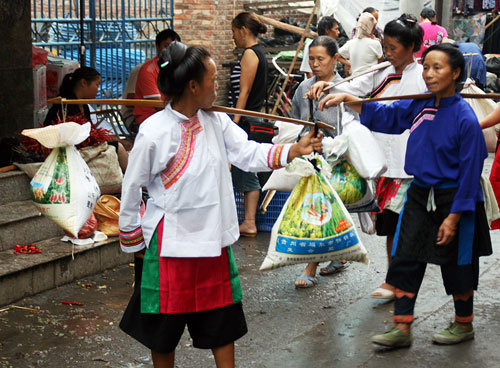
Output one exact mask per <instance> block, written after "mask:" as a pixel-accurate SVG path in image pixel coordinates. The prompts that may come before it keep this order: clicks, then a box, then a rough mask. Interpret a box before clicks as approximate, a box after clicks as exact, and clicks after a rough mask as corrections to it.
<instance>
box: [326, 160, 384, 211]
mask: <svg viewBox="0 0 500 368" xmlns="http://www.w3.org/2000/svg"><path fill="white" fill-rule="evenodd" d="M330 184H331V185H332V187H333V189H335V191H336V192H337V193H338V195H339V197H340V199H341V200H342V203H344V205H345V207H346V208H347V210H348V211H349V212H374V211H377V212H378V211H380V208H379V206H378V205H377V203H376V202H375V188H374V185H373V182H372V181H371V180H366V179H364V178H362V177H361V175H359V173H358V172H357V171H356V169H355V168H354V166H352V165H351V164H350V163H349V162H348V161H347V160H345V159H343V160H340V162H339V163H338V164H337V165H335V166H334V167H333V168H332V174H331V176H330Z"/></svg>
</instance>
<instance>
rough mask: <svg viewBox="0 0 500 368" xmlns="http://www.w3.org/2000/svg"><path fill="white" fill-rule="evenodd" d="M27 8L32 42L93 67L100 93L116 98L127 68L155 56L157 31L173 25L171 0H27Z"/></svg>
mask: <svg viewBox="0 0 500 368" xmlns="http://www.w3.org/2000/svg"><path fill="white" fill-rule="evenodd" d="M31 6H32V8H31V32H32V42H33V44H34V45H35V46H39V47H43V48H45V49H47V50H49V51H51V52H53V53H55V54H57V55H58V56H60V57H62V58H65V59H71V60H78V61H79V62H80V64H81V65H87V66H91V67H93V68H95V69H97V71H99V73H100V74H101V76H102V84H101V90H100V93H99V97H114V98H117V97H120V96H121V95H122V91H123V88H124V86H125V84H126V82H127V78H128V75H129V73H130V71H131V70H132V68H133V67H134V66H135V65H137V64H140V63H142V62H144V61H145V60H146V59H148V58H151V57H153V56H154V55H155V54H156V49H155V46H154V40H155V37H156V34H157V33H158V32H159V31H161V30H163V29H166V28H170V29H172V28H173V14H174V12H173V0H32V5H31ZM82 35H83V38H82V37H81V36H82ZM82 40H83V42H82ZM82 45H83V46H84V47H83V48H82V47H81V46H82Z"/></svg>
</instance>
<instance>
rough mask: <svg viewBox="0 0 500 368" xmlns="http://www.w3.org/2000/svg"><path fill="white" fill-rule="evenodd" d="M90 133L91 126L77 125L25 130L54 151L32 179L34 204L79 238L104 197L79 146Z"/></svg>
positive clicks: (27, 134)
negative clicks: (101, 197) (79, 234)
mask: <svg viewBox="0 0 500 368" xmlns="http://www.w3.org/2000/svg"><path fill="white" fill-rule="evenodd" d="M89 133H90V123H86V124H84V125H80V124H77V123H73V122H69V123H62V124H57V125H51V126H48V127H45V128H39V129H25V130H23V131H22V134H23V135H26V136H28V137H31V138H34V139H36V140H37V141H38V142H40V143H41V144H42V145H43V146H45V147H47V148H53V150H52V152H51V153H50V155H49V156H48V157H47V158H46V159H45V161H44V163H43V164H42V166H41V167H40V169H39V170H38V171H37V173H36V174H35V176H34V177H33V179H32V180H31V183H30V185H31V195H32V200H33V203H34V204H35V206H37V207H38V208H39V209H40V211H41V212H42V214H43V215H45V216H47V217H48V218H50V219H51V220H52V221H54V222H55V223H57V224H58V225H59V226H61V227H62V228H63V229H64V230H65V231H66V232H68V233H70V234H71V235H73V236H74V237H75V238H76V237H77V234H78V232H79V231H80V229H81V228H82V227H83V225H85V223H86V222H87V220H88V218H89V217H90V214H91V213H92V210H93V209H94V206H95V204H96V202H97V199H98V198H99V196H100V190H99V186H98V185H97V182H96V180H95V178H94V177H93V176H92V173H91V172H90V169H89V168H88V166H87V164H86V163H85V161H84V160H83V159H82V157H81V156H80V153H79V152H78V150H77V149H76V147H75V145H76V144H79V143H81V142H83V141H84V140H85V139H87V137H88V136H89Z"/></svg>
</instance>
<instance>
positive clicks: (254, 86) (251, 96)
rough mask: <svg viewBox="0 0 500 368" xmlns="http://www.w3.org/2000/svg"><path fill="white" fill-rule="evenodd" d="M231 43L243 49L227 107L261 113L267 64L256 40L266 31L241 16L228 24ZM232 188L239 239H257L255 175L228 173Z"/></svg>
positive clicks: (256, 20) (253, 19)
mask: <svg viewBox="0 0 500 368" xmlns="http://www.w3.org/2000/svg"><path fill="white" fill-rule="evenodd" d="M232 31H233V40H234V43H235V44H236V47H239V48H243V49H244V50H243V55H242V56H241V59H240V60H239V61H238V64H236V65H235V67H234V68H233V70H232V71H231V76H230V79H231V89H230V93H229V104H230V105H231V106H232V107H235V108H237V109H246V110H252V111H261V109H262V107H264V103H265V101H266V94H267V87H266V85H267V61H266V55H265V51H264V48H263V47H262V45H260V44H259V42H258V39H257V36H258V35H259V34H260V33H266V32H267V27H266V26H265V25H264V24H263V23H262V22H261V21H260V19H259V18H258V17H257V16H256V15H255V14H253V13H249V12H243V13H240V14H238V15H237V16H236V17H235V18H234V19H233V21H232ZM249 119H251V118H248V117H245V116H240V115H235V116H234V122H235V123H236V124H239V125H240V126H242V127H243V128H245V127H246V126H247V125H248V124H247V123H248V121H249ZM232 176H233V184H234V187H235V189H236V191H237V192H242V193H244V205H245V218H244V220H243V222H242V223H241V225H240V234H241V235H242V236H248V237H254V236H256V235H257V226H256V224H255V214H256V212H257V203H258V201H259V196H260V184H259V179H258V177H257V174H256V173H249V172H244V171H241V170H240V169H238V168H237V167H236V168H233V169H232Z"/></svg>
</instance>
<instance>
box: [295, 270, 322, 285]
mask: <svg viewBox="0 0 500 368" xmlns="http://www.w3.org/2000/svg"><path fill="white" fill-rule="evenodd" d="M297 281H305V284H297ZM317 284H318V279H317V278H316V277H314V276H310V275H304V274H302V275H300V276H299V277H297V280H295V288H296V289H305V288H310V287H313V286H316V285H317Z"/></svg>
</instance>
